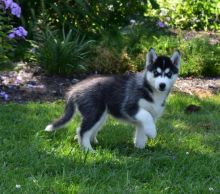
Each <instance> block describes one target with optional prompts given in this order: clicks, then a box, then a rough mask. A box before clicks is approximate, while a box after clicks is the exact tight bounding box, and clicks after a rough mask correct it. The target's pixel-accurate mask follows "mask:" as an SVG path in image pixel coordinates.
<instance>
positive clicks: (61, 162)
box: [0, 93, 220, 194]
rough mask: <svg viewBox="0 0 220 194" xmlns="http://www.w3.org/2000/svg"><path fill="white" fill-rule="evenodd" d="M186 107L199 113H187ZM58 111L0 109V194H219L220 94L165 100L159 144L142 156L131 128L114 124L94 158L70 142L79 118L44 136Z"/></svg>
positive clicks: (54, 106)
mask: <svg viewBox="0 0 220 194" xmlns="http://www.w3.org/2000/svg"><path fill="white" fill-rule="evenodd" d="M190 104H195V105H198V106H200V107H201V110H200V111H199V112H194V113H191V114H186V113H185V108H186V107H187V106H188V105H190ZM63 107H64V103H63V102H61V101H57V102H54V103H46V102H45V103H27V104H13V103H10V104H5V105H0V165H1V166H0V193H22V194H23V193H27V194H30V193H34V194H35V193H51V194H52V193H56V194H60V193H83V194H84V193H94V194H97V193H100V194H104V193H119V194H122V193H126V194H127V193H132V194H133V193H150V194H152V193H167V194H170V193H178V194H179V193H187V194H188V193H199V194H203V193H204V194H206V193H220V95H217V96H214V97H212V98H207V99H202V100H201V99H198V98H196V97H192V96H187V95H184V94H179V93H177V94H173V95H171V96H170V97H169V100H168V102H167V107H166V110H165V112H164V115H163V117H162V118H161V119H160V120H159V121H158V123H157V127H158V129H159V131H158V136H157V138H156V139H155V140H150V141H149V142H148V145H147V146H146V148H145V149H143V150H138V149H136V148H134V146H133V134H134V127H132V126H129V125H123V124H121V123H119V122H117V121H116V120H114V119H112V118H110V119H109V120H108V122H107V123H106V125H105V126H104V127H103V130H102V131H101V132H100V133H99V135H98V140H99V144H98V145H97V146H95V149H96V152H95V153H85V152H83V151H81V149H80V147H79V145H78V144H77V142H76V141H75V140H74V136H75V131H76V128H77V126H78V124H79V121H80V119H79V117H78V116H77V117H76V119H75V120H73V121H72V122H71V123H70V124H69V125H68V126H66V127H65V128H63V129H61V130H59V131H57V132H55V133H50V134H48V133H46V132H44V131H43V129H44V128H45V126H46V125H47V124H48V123H49V122H50V121H51V120H53V119H55V118H57V117H58V116H60V114H61V113H62V112H63ZM91 114H92V113H91Z"/></svg>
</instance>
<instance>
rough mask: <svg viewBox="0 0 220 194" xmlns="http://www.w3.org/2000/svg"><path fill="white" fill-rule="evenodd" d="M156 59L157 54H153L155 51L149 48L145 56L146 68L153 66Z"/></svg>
mask: <svg viewBox="0 0 220 194" xmlns="http://www.w3.org/2000/svg"><path fill="white" fill-rule="evenodd" d="M156 59H157V54H156V53H155V50H154V49H153V48H150V50H149V52H148V53H147V56H146V67H147V66H148V65H151V64H153V63H154V62H155V61H156Z"/></svg>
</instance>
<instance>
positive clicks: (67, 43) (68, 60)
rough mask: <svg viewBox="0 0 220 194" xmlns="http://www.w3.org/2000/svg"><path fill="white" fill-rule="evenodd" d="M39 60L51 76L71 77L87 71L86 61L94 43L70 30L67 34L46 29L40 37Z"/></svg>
mask: <svg viewBox="0 0 220 194" xmlns="http://www.w3.org/2000/svg"><path fill="white" fill-rule="evenodd" d="M38 40H39V46H38V48H37V59H38V62H39V64H40V65H42V67H43V68H44V69H45V70H46V71H47V72H48V73H50V74H60V75H69V74H74V73H82V72H84V71H85V70H86V59H87V57H88V55H89V52H90V46H91V43H92V42H93V41H86V40H85V38H81V36H80V35H79V34H77V33H74V32H73V31H72V30H70V31H69V32H68V33H67V34H66V33H65V32H64V30H63V32H62V35H60V33H59V31H58V30H51V29H50V28H49V27H46V28H45V30H44V32H42V33H41V34H40V36H39V37H38Z"/></svg>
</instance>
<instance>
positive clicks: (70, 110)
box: [44, 101, 75, 132]
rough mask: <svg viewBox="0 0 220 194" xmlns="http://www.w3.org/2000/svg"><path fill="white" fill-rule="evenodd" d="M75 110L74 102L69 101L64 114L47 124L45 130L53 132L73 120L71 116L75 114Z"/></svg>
mask: <svg viewBox="0 0 220 194" xmlns="http://www.w3.org/2000/svg"><path fill="white" fill-rule="evenodd" d="M74 112H75V105H74V103H73V102H72V101H68V102H67V104H66V107H65V111H64V113H63V115H62V116H61V117H60V118H59V119H57V120H55V121H54V122H53V123H51V124H49V125H47V126H46V128H45V129H44V131H49V132H51V131H55V130H56V129H59V128H61V127H62V126H64V125H65V124H67V123H68V122H69V121H70V120H71V118H72V117H73V115H74Z"/></svg>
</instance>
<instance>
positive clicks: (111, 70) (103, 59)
mask: <svg viewBox="0 0 220 194" xmlns="http://www.w3.org/2000/svg"><path fill="white" fill-rule="evenodd" d="M89 70H90V71H91V72H96V73H99V74H121V73H125V72H127V71H132V72H134V71H136V70H137V69H136V67H135V65H133V64H132V63H131V59H130V58H129V56H128V54H127V52H126V51H125V50H122V51H121V52H118V51H116V50H115V49H113V48H109V47H103V46H97V47H95V50H94V56H93V57H92V59H91V61H90V63H89Z"/></svg>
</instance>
